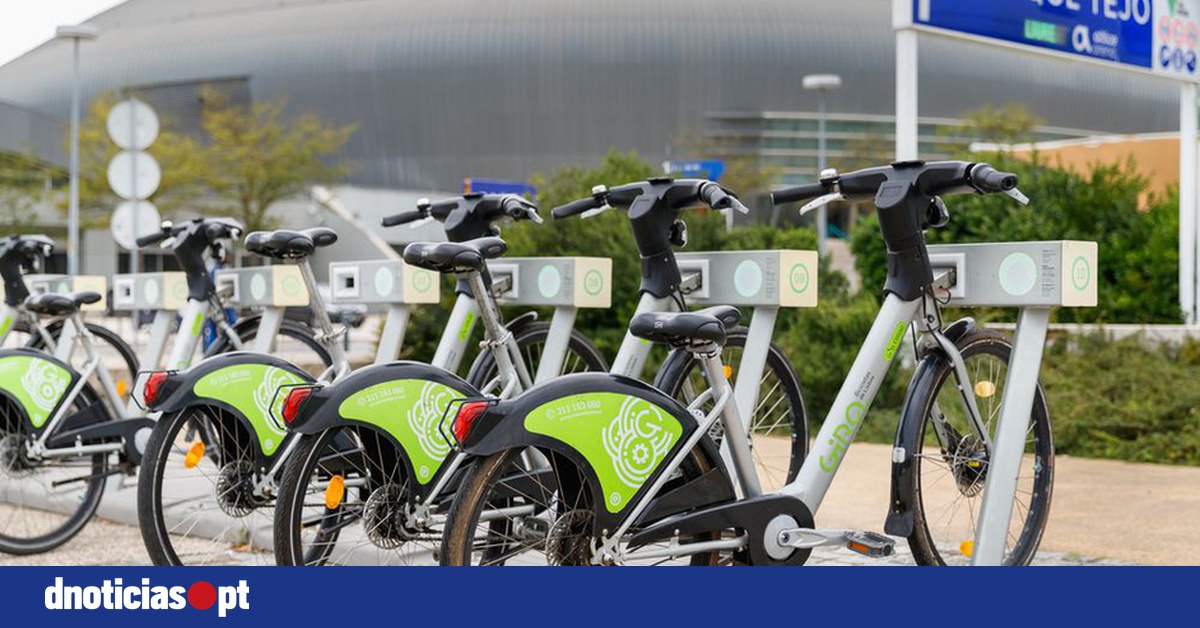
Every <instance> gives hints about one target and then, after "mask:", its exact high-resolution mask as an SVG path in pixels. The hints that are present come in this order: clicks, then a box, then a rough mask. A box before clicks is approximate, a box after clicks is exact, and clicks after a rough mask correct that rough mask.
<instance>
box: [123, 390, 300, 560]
mask: <svg viewBox="0 0 1200 628" xmlns="http://www.w3.org/2000/svg"><path fill="white" fill-rule="evenodd" d="M258 446H259V445H258V442H257V439H256V438H255V437H254V435H253V434H251V433H250V431H249V430H248V429H247V428H246V427H245V426H244V425H243V424H242V423H241V422H240V421H239V420H238V419H237V418H236V417H234V416H232V415H231V414H230V413H229V412H228V411H227V410H224V409H222V408H218V407H212V406H192V407H189V408H186V409H184V410H182V411H180V412H177V413H174V414H165V415H163V416H162V417H161V418H160V419H159V420H158V423H157V424H156V425H155V426H154V431H153V432H152V433H151V435H150V440H149V442H147V444H146V454H145V458H144V459H143V461H142V466H141V470H140V472H139V475H138V494H137V510H138V524H139V527H140V528H141V532H142V540H143V542H144V543H145V545H146V551H147V552H148V553H149V554H150V559H151V560H152V561H153V562H154V564H156V565H230V564H232V565H254V564H273V563H274V559H273V558H272V557H271V553H270V551H271V525H272V522H273V520H274V512H273V506H274V500H273V499H272V497H271V495H269V494H268V493H267V492H265V491H264V490H263V488H264V486H267V485H268V484H269V481H268V480H267V478H265V476H264V472H263V469H262V468H261V467H260V465H259V463H258V460H257V459H256V457H255V452H254V448H255V447H258ZM284 447H286V444H285V445H284Z"/></svg>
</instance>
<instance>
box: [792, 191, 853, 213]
mask: <svg viewBox="0 0 1200 628" xmlns="http://www.w3.org/2000/svg"><path fill="white" fill-rule="evenodd" d="M844 200H846V195H845V194H842V193H841V192H833V193H831V194H826V195H825V196H822V197H820V198H815V199H813V200H811V201H809V202H808V204H807V205H805V206H804V207H801V208H800V215H801V216H803V215H804V214H807V213H808V212H810V211H812V210H814V209H817V208H818V207H821V206H822V205H828V204H829V203H832V202H834V201H844Z"/></svg>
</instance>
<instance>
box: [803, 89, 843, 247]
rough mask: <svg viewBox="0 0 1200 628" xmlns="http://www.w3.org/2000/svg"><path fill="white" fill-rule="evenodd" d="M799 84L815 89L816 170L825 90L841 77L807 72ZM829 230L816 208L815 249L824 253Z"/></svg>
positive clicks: (820, 161) (821, 159)
mask: <svg viewBox="0 0 1200 628" xmlns="http://www.w3.org/2000/svg"><path fill="white" fill-rule="evenodd" d="M801 84H802V85H803V86H804V89H815V90H817V115H818V117H817V172H818V173H820V172H823V171H824V170H825V92H828V91H831V90H835V89H837V88H839V87H841V86H842V77H840V76H838V75H837V74H809V75H807V76H805V77H804V78H803V79H802V81H801ZM828 230H829V215H828V214H827V213H826V209H825V206H824V205H822V206H821V207H820V209H818V210H817V250H818V251H820V253H821V255H822V256H823V255H825V236H826V232H827V231H828Z"/></svg>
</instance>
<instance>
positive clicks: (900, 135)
mask: <svg viewBox="0 0 1200 628" xmlns="http://www.w3.org/2000/svg"><path fill="white" fill-rule="evenodd" d="M918 132H919V130H918V125H917V32H916V31H914V30H902V31H897V32H896V159H897V160H900V161H903V160H906V159H916V158H917V156H918V154H919V153H920V148H919V146H918V140H917V137H918Z"/></svg>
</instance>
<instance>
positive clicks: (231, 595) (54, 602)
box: [46, 578, 250, 617]
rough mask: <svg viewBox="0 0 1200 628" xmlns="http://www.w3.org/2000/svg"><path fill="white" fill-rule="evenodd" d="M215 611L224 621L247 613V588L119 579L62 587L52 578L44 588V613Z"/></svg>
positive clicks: (240, 581)
mask: <svg viewBox="0 0 1200 628" xmlns="http://www.w3.org/2000/svg"><path fill="white" fill-rule="evenodd" d="M214 605H216V607H217V616H218V617H225V616H226V614H228V613H229V611H232V610H250V586H249V585H247V584H246V581H245V580H239V581H238V584H237V586H213V585H212V584H210V583H208V582H204V581H203V580H201V581H199V582H196V583H193V584H192V585H191V586H190V587H187V588H184V587H182V586H164V585H154V584H151V582H150V579H149V578H142V581H141V583H140V584H125V583H124V582H123V581H122V580H121V578H113V579H112V580H104V581H102V582H101V583H100V585H99V586H96V585H73V584H64V583H63V579H62V578H55V579H54V584H53V585H51V586H48V587H46V608H47V609H48V610H54V611H57V610H89V611H90V610H98V609H105V610H118V611H119V610H130V611H137V610H162V611H166V610H172V611H178V610H183V609H185V608H187V607H189V606H191V607H192V608H195V609H197V610H202V611H205V610H208V609H210V608H212V607H213V606H214Z"/></svg>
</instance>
